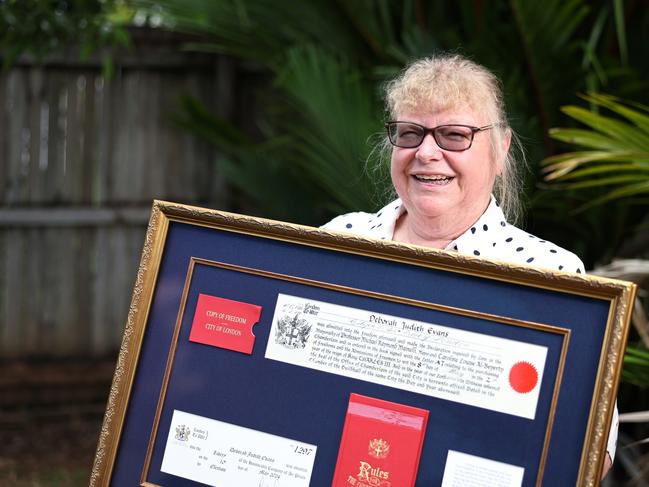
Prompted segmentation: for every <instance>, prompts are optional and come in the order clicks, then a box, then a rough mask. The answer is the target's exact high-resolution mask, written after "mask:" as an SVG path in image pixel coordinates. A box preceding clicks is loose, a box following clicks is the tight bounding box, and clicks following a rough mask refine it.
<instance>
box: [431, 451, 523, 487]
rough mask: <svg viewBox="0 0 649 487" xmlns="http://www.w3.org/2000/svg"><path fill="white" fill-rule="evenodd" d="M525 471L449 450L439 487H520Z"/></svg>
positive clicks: (521, 468) (506, 464)
mask: <svg viewBox="0 0 649 487" xmlns="http://www.w3.org/2000/svg"><path fill="white" fill-rule="evenodd" d="M524 474H525V469H524V468H523V467H519V466H517V465H510V464H508V463H503V462H496V461H494V460H490V459H488V458H482V457H477V456H475V455H469V454H467V453H461V452H459V451H454V450H449V452H448V456H447V457H446V467H445V468H444V478H443V479H442V485H441V487H521V485H522V483H523V475H524Z"/></svg>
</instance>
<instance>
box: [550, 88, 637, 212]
mask: <svg viewBox="0 0 649 487" xmlns="http://www.w3.org/2000/svg"><path fill="white" fill-rule="evenodd" d="M583 98H584V99H585V100H586V101H588V102H590V103H591V104H592V105H594V106H597V107H601V108H604V109H607V110H608V111H610V112H613V113H614V114H615V115H616V116H614V117H612V116H608V115H603V114H601V113H597V112H593V111H591V110H586V109H584V108H582V107H577V106H566V107H563V108H562V111H563V112H564V113H565V114H567V115H568V116H569V117H571V118H573V119H575V120H577V121H579V122H581V123H582V124H584V125H587V126H588V127H589V129H561V128H557V129H552V130H551V131H550V135H551V136H552V137H554V138H555V139H557V140H561V141H563V142H567V143H570V144H573V145H577V146H578V147H582V148H584V149H590V150H583V151H576V152H568V153H564V154H560V155H556V156H551V157H548V158H547V159H545V161H544V162H543V164H544V165H545V168H544V172H545V179H546V180H547V181H554V180H556V181H560V182H563V184H562V186H563V187H564V188H567V189H584V188H599V187H602V188H606V191H605V192H604V194H602V195H601V196H599V197H596V198H594V199H592V200H591V201H589V202H588V203H586V204H585V205H583V207H582V208H587V207H589V206H593V205H601V204H602V203H605V202H607V201H610V200H614V199H621V198H627V199H629V198H631V197H637V196H643V195H647V196H649V110H648V109H647V108H645V107H641V106H637V107H631V106H629V104H628V103H625V102H623V101H622V100H620V99H618V98H616V97H613V96H609V95H603V94H597V93H591V94H589V95H588V96H583ZM632 202H633V201H632Z"/></svg>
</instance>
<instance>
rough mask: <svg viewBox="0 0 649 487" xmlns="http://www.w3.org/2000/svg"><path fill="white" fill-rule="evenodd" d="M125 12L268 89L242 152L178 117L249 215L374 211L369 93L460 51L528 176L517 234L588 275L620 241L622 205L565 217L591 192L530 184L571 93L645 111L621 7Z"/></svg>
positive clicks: (219, 132) (355, 6)
mask: <svg viewBox="0 0 649 487" xmlns="http://www.w3.org/2000/svg"><path fill="white" fill-rule="evenodd" d="M131 3H132V5H134V6H135V7H136V8H138V9H144V10H146V9H150V10H154V9H155V11H156V12H157V14H159V15H161V16H162V17H163V19H164V22H163V23H164V24H165V25H167V26H170V28H173V29H175V30H179V31H185V32H192V33H199V34H201V35H202V36H203V38H204V39H205V40H204V41H201V42H200V43H194V44H192V45H188V46H185V48H191V49H200V50H204V51H213V52H219V53H224V54H227V55H230V56H234V57H236V58H239V59H243V60H245V61H246V62H248V63H250V62H252V63H254V65H257V66H259V67H260V69H261V71H262V72H263V73H265V74H266V75H267V76H268V80H269V84H268V85H265V86H264V87H263V89H261V90H260V91H259V93H258V95H257V96H256V98H255V100H254V103H253V105H254V106H255V107H256V111H255V112H254V113H249V114H246V116H247V117H252V118H253V120H252V121H253V123H254V125H255V130H254V133H255V137H254V138H251V139H247V140H246V141H245V143H244V142H242V141H241V139H238V138H234V139H230V140H237V141H239V142H238V143H236V144H234V143H231V142H228V141H227V140H225V139H226V137H225V134H229V135H228V136H231V135H232V133H233V130H234V127H232V126H231V125H230V124H227V123H226V122H225V121H224V120H217V119H216V118H215V117H213V116H208V114H205V113H203V114H201V115H199V110H198V109H197V107H193V108H192V109H189V106H190V105H191V103H189V102H187V101H186V102H185V106H186V107H187V108H186V111H185V112H184V113H183V114H182V115H181V116H179V119H180V122H181V123H182V124H183V125H184V126H186V127H188V128H190V129H191V130H193V131H194V132H196V133H197V134H202V135H203V136H206V137H207V138H208V139H209V140H211V141H212V142H213V143H215V144H216V145H217V147H218V148H219V150H220V152H221V154H222V157H221V158H220V161H219V164H220V165H221V168H222V171H223V172H224V173H225V174H226V175H227V176H228V179H229V180H230V181H231V182H232V183H233V184H234V185H235V186H236V187H237V188H239V190H240V191H241V193H242V194H243V195H244V197H245V198H246V200H247V201H249V202H251V203H252V205H253V208H257V210H253V212H257V213H260V214H262V215H266V216H271V217H281V218H282V219H286V220H290V221H297V222H301V223H308V224H320V223H322V222H324V221H326V220H327V219H328V218H329V217H331V216H332V215H333V214H335V213H338V212H341V211H353V210H371V209H373V208H377V207H378V206H380V204H381V203H383V202H384V201H381V196H382V195H385V194H386V193H387V192H388V191H387V188H389V186H390V184H389V180H388V179H387V173H386V170H385V169H386V168H385V165H383V166H381V165H380V164H379V163H380V161H381V157H380V154H379V152H378V151H377V150H375V149H374V147H375V145H376V144H375V142H377V141H379V140H380V139H381V136H380V134H381V133H382V121H383V116H382V112H381V107H382V100H381V84H382V83H383V82H384V80H386V79H388V78H390V77H392V76H394V75H395V74H396V73H397V72H398V71H399V70H400V69H401V68H402V67H403V65H404V64H405V63H406V62H407V61H409V60H411V59H414V58H417V57H421V56H426V55H430V54H433V53H435V52H438V51H440V50H451V51H453V50H459V51H460V52H462V53H463V54H465V55H468V56H470V57H472V58H474V59H475V60H476V61H478V62H480V63H482V64H484V65H486V66H487V67H489V68H490V69H492V70H493V71H494V72H495V73H496V74H498V75H499V76H500V77H501V79H502V80H503V84H504V92H505V96H506V103H507V106H508V108H509V112H510V116H511V123H512V126H513V127H514V129H515V130H516V131H517V132H518V133H519V134H521V135H522V136H523V140H524V142H525V145H526V147H527V149H528V155H529V161H530V166H531V167H530V169H531V171H530V173H529V177H528V182H527V193H526V196H527V198H528V200H529V202H530V206H531V217H530V218H529V220H528V223H529V229H530V230H531V231H533V232H534V233H537V234H540V235H543V236H544V237H547V238H550V239H553V240H555V241H556V242H557V243H558V244H560V245H564V246H566V247H568V248H571V249H574V250H576V251H577V252H579V253H580V254H582V255H584V256H585V257H586V261H587V264H589V265H592V263H593V262H594V261H597V260H602V259H605V258H607V256H610V255H612V253H613V252H614V250H612V249H614V248H615V247H616V245H617V243H619V242H620V241H621V240H622V239H623V238H624V236H625V235H627V234H628V232H629V221H631V220H632V217H634V216H635V213H634V210H631V211H630V210H629V208H628V206H627V205H621V204H610V205H605V206H601V207H597V208H596V209H590V210H588V211H586V212H583V213H581V214H580V215H578V216H574V215H573V211H574V210H575V209H576V208H579V207H581V206H583V205H584V204H585V203H586V202H588V201H589V200H590V199H592V194H593V193H592V192H593V191H596V190H597V188H595V189H591V190H590V192H589V190H587V189H582V190H578V189H571V190H564V191H561V192H554V191H547V187H543V186H540V185H538V183H537V174H538V172H539V170H540V165H539V163H540V161H541V160H542V159H543V158H545V157H548V156H552V155H555V154H556V152H557V146H558V145H560V144H561V141H557V140H556V139H553V138H551V137H549V136H548V130H549V128H550V127H553V126H558V125H561V124H565V123H566V121H568V122H569V121H570V118H569V117H568V115H567V114H562V113H561V112H560V111H559V109H558V108H559V107H560V106H562V105H567V104H569V103H571V102H573V100H574V96H575V93H577V92H580V91H581V92H586V91H588V90H594V89H597V90H601V89H602V88H606V90H607V91H608V92H610V93H614V94H617V95H623V94H624V95H630V94H633V95H638V94H640V95H639V96H635V98H636V99H637V100H639V101H641V102H644V103H646V102H649V97H647V93H649V90H647V87H648V86H649V85H648V83H647V81H646V80H647V79H649V66H647V65H646V64H645V63H644V62H643V60H644V59H645V58H646V57H647V56H649V52H647V51H649V47H648V46H649V39H647V32H646V30H647V29H644V28H643V25H644V24H645V23H646V21H647V19H648V17H647V15H648V14H647V12H645V11H644V10H642V9H638V8H637V7H636V6H635V5H634V4H630V5H625V4H623V2H621V1H619V0H615V1H613V2H610V1H609V0H599V1H589V2H587V1H585V0H569V1H565V0H564V1H561V0H551V1H549V2H527V1H523V0H510V1H504V0H501V1H497V2H490V3H489V4H488V5H487V4H485V3H484V2H478V1H475V0H460V1H458V2H423V1H418V0H404V1H401V2H394V1H389V0H358V1H355V2H342V1H332V0H310V1H304V2H276V1H274V0H254V1H253V0H236V1H235V0H160V1H150V0H136V1H133V2H131ZM226 127H228V128H226ZM573 130H580V129H573ZM581 130H583V129H581ZM377 134H378V135H377ZM573 135H579V136H582V137H583V136H586V135H585V134H583V133H582V134H581V135H580V134H579V133H578V132H577V133H573ZM238 136H241V137H243V135H242V134H241V133H238ZM602 143H604V142H602ZM366 161H367V165H366ZM374 167H378V172H375V170H374ZM629 167H631V166H629ZM600 170H602V171H605V170H606V169H605V168H604V169H600ZM628 173H629V171H626V172H625V173H624V174H619V175H618V177H626V176H628ZM247 211H250V210H247Z"/></svg>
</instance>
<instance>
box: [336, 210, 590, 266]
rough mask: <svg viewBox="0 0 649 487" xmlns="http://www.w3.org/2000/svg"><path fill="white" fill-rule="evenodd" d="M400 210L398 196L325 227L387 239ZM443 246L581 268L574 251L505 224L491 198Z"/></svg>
mask: <svg viewBox="0 0 649 487" xmlns="http://www.w3.org/2000/svg"><path fill="white" fill-rule="evenodd" d="M403 211H404V209H403V208H402V204H401V202H400V201H398V200H397V201H395V202H392V203H390V204H389V205H388V206H386V207H384V208H383V209H382V210H380V211H379V212H377V213H376V214H368V213H361V212H358V213H349V214H347V215H343V216H341V217H338V218H336V219H334V220H332V221H331V222H330V223H328V224H326V225H325V226H324V227H325V228H327V229H332V230H347V231H352V232H354V233H358V234H360V235H364V236H369V237H373V238H379V239H381V240H390V239H391V238H392V232H393V229H394V224H395V223H396V221H397V218H398V217H399V216H400V215H401V214H402V213H403ZM487 236H488V238H486V237H487ZM446 248H447V249H451V250H454V251H457V252H460V253H464V254H468V255H474V256H476V257H481V258H487V259H497V260H501V261H505V262H512V263H518V264H523V265H525V264H529V265H533V266H538V267H545V268H551V269H555V270H559V271H565V270H572V269H574V272H577V273H580V274H581V273H583V272H584V271H583V264H582V263H581V261H579V259H578V258H577V257H576V256H575V255H574V254H572V253H570V252H568V251H565V250H564V249H562V248H560V247H557V246H556V245H554V244H553V243H552V242H548V241H547V240H543V239H540V238H538V237H536V236H535V235H532V234H530V233H528V232H525V231H523V230H521V229H519V228H517V227H515V226H513V225H510V224H508V223H507V221H506V220H505V218H504V215H503V213H502V211H501V210H500V208H499V207H498V205H497V203H496V202H495V200H493V199H492V202H491V204H490V205H489V207H488V208H487V211H486V212H485V213H484V214H483V215H482V216H481V217H480V218H479V219H478V221H476V222H475V224H474V225H473V226H471V227H470V228H469V229H468V230H467V231H465V232H464V233H462V234H461V235H459V236H458V237H457V238H456V239H455V240H453V241H451V242H450V244H449V245H448V246H447V247H446Z"/></svg>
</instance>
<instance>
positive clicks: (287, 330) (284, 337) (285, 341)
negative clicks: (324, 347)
mask: <svg viewBox="0 0 649 487" xmlns="http://www.w3.org/2000/svg"><path fill="white" fill-rule="evenodd" d="M310 333H311V325H310V324H309V323H307V321H306V320H305V319H301V318H300V317H299V315H298V314H296V315H295V316H293V317H291V316H289V315H285V316H283V317H281V318H280V319H279V321H278V322H277V330H276V331H275V343H277V344H278V345H282V346H284V347H286V348H304V347H306V344H307V342H308V341H309V334H310Z"/></svg>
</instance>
